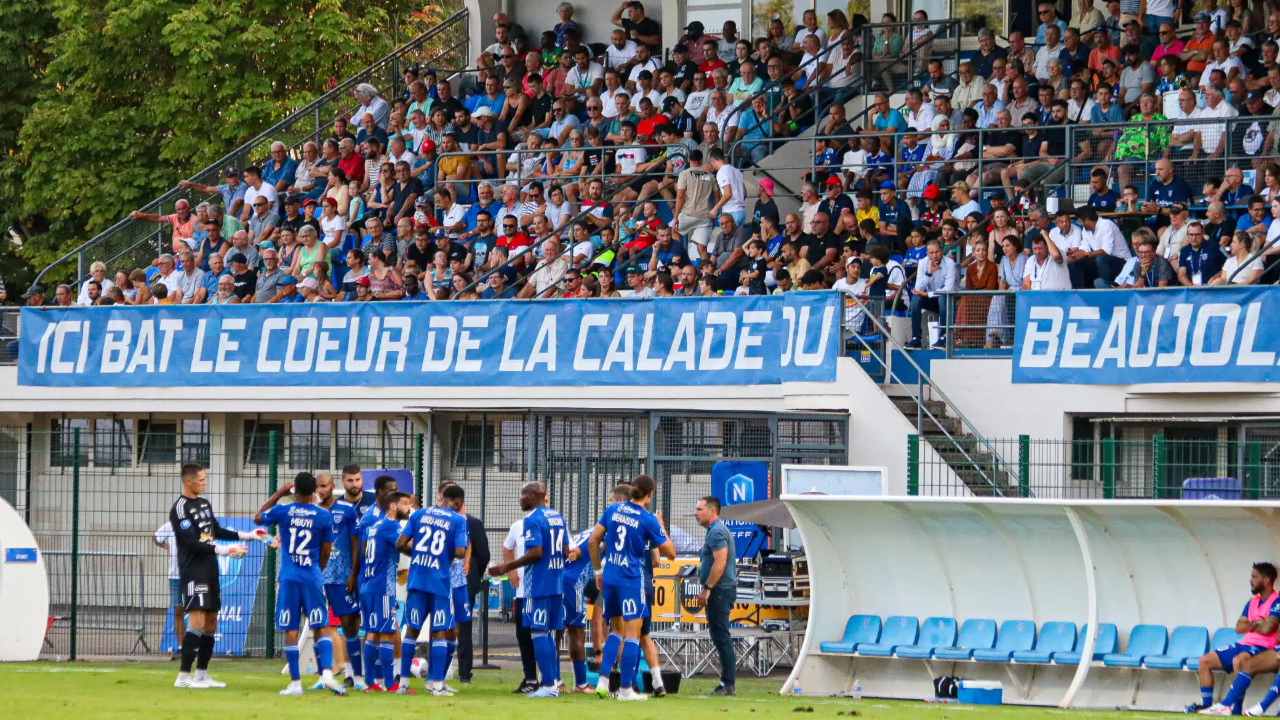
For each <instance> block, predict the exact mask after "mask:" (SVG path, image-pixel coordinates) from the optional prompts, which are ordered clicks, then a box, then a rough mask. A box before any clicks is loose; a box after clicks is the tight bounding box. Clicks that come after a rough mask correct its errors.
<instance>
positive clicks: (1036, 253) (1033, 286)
mask: <svg viewBox="0 0 1280 720" xmlns="http://www.w3.org/2000/svg"><path fill="white" fill-rule="evenodd" d="M1022 289H1023V290H1070V289H1071V275H1070V273H1068V272H1067V266H1066V264H1065V263H1064V262H1063V257H1062V251H1060V250H1059V249H1058V246H1057V245H1056V244H1054V242H1053V239H1052V236H1051V235H1050V234H1046V233H1045V232H1044V231H1043V230H1042V231H1041V232H1040V234H1038V235H1036V236H1035V237H1033V238H1031V259H1030V260H1028V261H1027V265H1026V268H1024V269H1023V271H1022Z"/></svg>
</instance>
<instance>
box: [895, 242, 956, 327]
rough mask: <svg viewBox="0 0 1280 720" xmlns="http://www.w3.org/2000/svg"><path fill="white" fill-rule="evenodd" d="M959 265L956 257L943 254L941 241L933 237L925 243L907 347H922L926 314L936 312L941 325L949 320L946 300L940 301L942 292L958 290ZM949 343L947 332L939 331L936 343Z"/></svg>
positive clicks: (912, 295) (917, 272)
mask: <svg viewBox="0 0 1280 720" xmlns="http://www.w3.org/2000/svg"><path fill="white" fill-rule="evenodd" d="M957 273H958V268H957V267H956V262H955V260H952V259H951V258H950V257H948V256H945V255H943V253H942V244H941V243H939V242H938V241H937V240H930V241H929V242H928V244H927V245H926V246H925V260H923V261H922V262H921V263H920V264H919V265H918V266H917V267H916V284H915V287H914V288H912V290H911V308H910V314H911V341H910V342H909V343H908V344H907V346H908V347H917V348H918V347H920V346H921V338H922V336H923V313H924V312H925V311H929V312H934V313H937V314H938V315H939V316H940V323H939V324H940V325H941V326H943V327H945V326H947V325H949V324H950V323H948V322H947V303H946V302H942V301H941V300H940V297H941V295H940V294H941V293H948V292H955V291H956V290H958V289H959V276H958V274H957ZM945 344H946V335H945V333H943V332H940V333H939V334H938V342H937V345H945Z"/></svg>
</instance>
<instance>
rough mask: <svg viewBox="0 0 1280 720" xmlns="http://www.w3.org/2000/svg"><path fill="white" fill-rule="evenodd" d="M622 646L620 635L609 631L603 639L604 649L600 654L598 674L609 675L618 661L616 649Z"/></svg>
mask: <svg viewBox="0 0 1280 720" xmlns="http://www.w3.org/2000/svg"><path fill="white" fill-rule="evenodd" d="M621 648H622V636H621V635H615V634H614V633H609V637H607V638H605V640H604V650H603V651H602V652H601V654H600V674H601V675H604V676H605V677H609V673H611V672H613V668H614V666H615V665H617V663H618V650H620V649H621Z"/></svg>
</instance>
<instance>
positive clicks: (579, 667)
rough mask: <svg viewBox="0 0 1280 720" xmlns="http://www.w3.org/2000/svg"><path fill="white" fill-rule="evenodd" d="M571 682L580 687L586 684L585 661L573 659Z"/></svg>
mask: <svg viewBox="0 0 1280 720" xmlns="http://www.w3.org/2000/svg"><path fill="white" fill-rule="evenodd" d="M573 684H574V685H577V686H578V687H582V686H583V685H586V684H587V661H586V660H574V661H573Z"/></svg>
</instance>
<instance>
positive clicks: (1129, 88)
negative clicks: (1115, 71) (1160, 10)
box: [1118, 20, 1156, 111]
mask: <svg viewBox="0 0 1280 720" xmlns="http://www.w3.org/2000/svg"><path fill="white" fill-rule="evenodd" d="M1133 26H1135V27H1136V26H1137V21H1136V20H1135V21H1133ZM1123 54H1124V70H1121V71H1120V97H1119V98H1118V99H1119V101H1120V104H1121V105H1122V106H1124V108H1125V110H1126V111H1128V110H1131V109H1132V108H1133V107H1135V106H1136V105H1137V104H1138V99H1139V98H1140V97H1142V95H1143V94H1144V93H1150V92H1154V90H1155V86H1156V71H1155V68H1153V67H1151V65H1150V64H1148V63H1147V62H1146V61H1145V60H1143V58H1144V57H1149V56H1148V55H1146V54H1145V53H1143V51H1142V48H1140V47H1139V46H1137V45H1126V46H1125V47H1124V51H1123Z"/></svg>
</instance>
